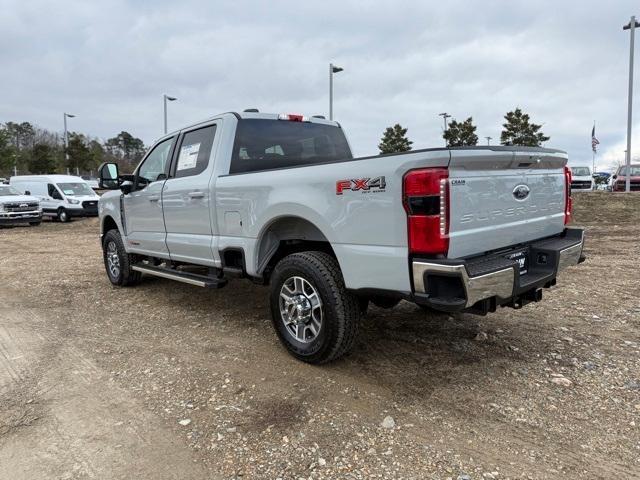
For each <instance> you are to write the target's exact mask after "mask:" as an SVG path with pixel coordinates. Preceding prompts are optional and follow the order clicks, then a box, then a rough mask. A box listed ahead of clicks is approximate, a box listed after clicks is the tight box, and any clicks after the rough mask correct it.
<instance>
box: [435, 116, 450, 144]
mask: <svg viewBox="0 0 640 480" xmlns="http://www.w3.org/2000/svg"><path fill="white" fill-rule="evenodd" d="M438 116H439V117H442V120H443V121H444V134H445V135H446V134H447V118H451V115H449V114H448V113H447V112H442V113H439V114H438ZM447 145H448V143H447V139H446V138H445V139H444V146H445V147H446V146H447Z"/></svg>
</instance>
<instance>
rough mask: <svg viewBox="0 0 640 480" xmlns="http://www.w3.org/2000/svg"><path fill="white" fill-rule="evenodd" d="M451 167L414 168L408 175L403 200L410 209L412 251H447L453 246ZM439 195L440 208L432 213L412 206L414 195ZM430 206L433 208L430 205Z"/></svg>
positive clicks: (434, 253) (443, 252) (430, 252)
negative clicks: (451, 233) (450, 210)
mask: <svg viewBox="0 0 640 480" xmlns="http://www.w3.org/2000/svg"><path fill="white" fill-rule="evenodd" d="M448 179H449V171H448V170H447V169H446V168H425V169H420V170H411V171H409V172H407V174H406V175H405V176H404V184H403V203H404V207H405V210H406V211H407V233H408V243H409V252H410V253H423V254H430V255H438V254H441V255H446V254H447V252H448V250H449V181H448ZM421 197H437V198H438V200H439V202H438V208H437V209H436V211H430V212H429V214H426V212H421V213H420V214H416V211H415V210H413V211H412V209H411V207H410V199H411V198H421ZM428 210H430V209H428Z"/></svg>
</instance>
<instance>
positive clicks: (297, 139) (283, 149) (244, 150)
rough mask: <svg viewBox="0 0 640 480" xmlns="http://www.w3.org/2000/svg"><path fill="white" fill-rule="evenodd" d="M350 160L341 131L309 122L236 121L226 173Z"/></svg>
mask: <svg viewBox="0 0 640 480" xmlns="http://www.w3.org/2000/svg"><path fill="white" fill-rule="evenodd" d="M352 158H353V155H352V154H351V150H350V148H349V144H348V143H347V139H346V137H345V136H344V132H343V131H342V129H341V128H340V127H337V126H335V125H326V124H322V123H312V122H295V121H286V120H268V119H241V120H238V127H237V129H236V138H235V142H234V146H233V153H232V156H231V167H230V169H229V173H248V172H255V171H260V170H271V169H274V168H287V167H297V166H303V165H316V164H320V163H329V162H336V161H342V160H350V159H352Z"/></svg>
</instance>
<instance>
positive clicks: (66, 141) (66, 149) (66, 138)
mask: <svg viewBox="0 0 640 480" xmlns="http://www.w3.org/2000/svg"><path fill="white" fill-rule="evenodd" d="M67 117H69V118H74V117H75V115H71V114H70V113H66V112H65V113H64V114H63V115H62V119H63V120H64V139H63V140H64V160H65V163H66V164H67V170H69V134H68V133H67Z"/></svg>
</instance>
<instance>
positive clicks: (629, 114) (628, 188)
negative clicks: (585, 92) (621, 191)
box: [622, 16, 640, 192]
mask: <svg viewBox="0 0 640 480" xmlns="http://www.w3.org/2000/svg"><path fill="white" fill-rule="evenodd" d="M636 27H640V23H638V22H637V21H636V17H635V16H632V17H631V21H630V22H629V24H628V25H625V26H624V27H622V29H623V30H631V36H630V40H629V41H630V47H629V105H628V107H627V158H626V165H627V170H626V173H627V174H626V175H625V179H626V186H625V191H627V192H630V191H631V176H630V174H631V121H632V118H633V115H632V106H633V46H634V43H635V42H634V37H635V30H636Z"/></svg>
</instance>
